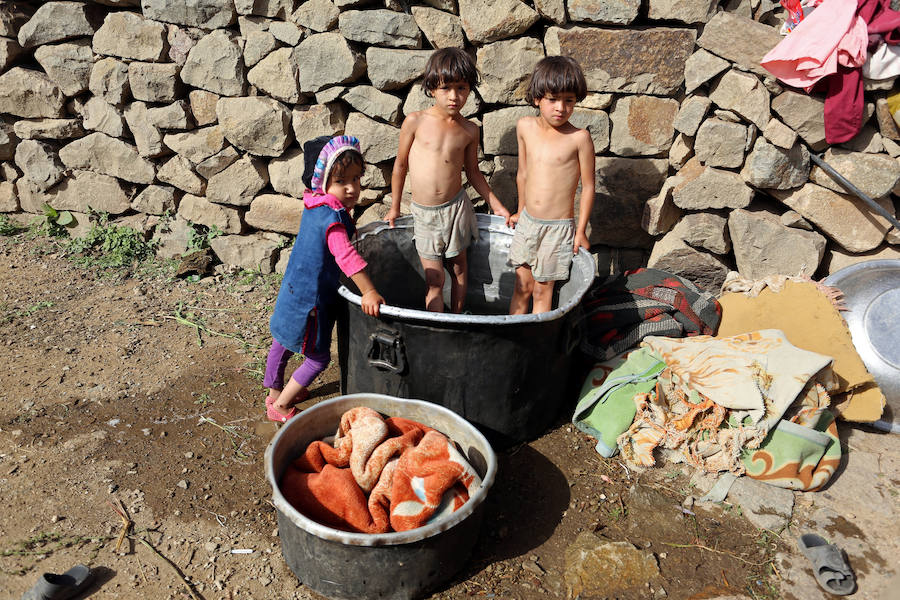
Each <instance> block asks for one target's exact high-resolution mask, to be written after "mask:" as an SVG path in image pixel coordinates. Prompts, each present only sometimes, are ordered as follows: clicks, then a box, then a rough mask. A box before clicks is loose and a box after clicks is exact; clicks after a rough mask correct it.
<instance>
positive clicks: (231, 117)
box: [216, 96, 294, 156]
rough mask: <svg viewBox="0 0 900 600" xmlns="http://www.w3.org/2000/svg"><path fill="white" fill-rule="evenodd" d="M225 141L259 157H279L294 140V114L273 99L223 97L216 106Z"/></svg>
mask: <svg viewBox="0 0 900 600" xmlns="http://www.w3.org/2000/svg"><path fill="white" fill-rule="evenodd" d="M216 115H217V116H218V118H219V127H221V128H222V132H223V133H224V134H225V138H226V139H227V140H228V141H229V142H231V143H232V144H234V145H235V146H237V147H238V148H240V149H241V150H244V151H246V152H249V153H251V154H256V155H258V156H279V155H280V154H281V153H282V152H283V151H284V149H285V148H287V147H288V144H290V143H291V142H292V141H293V139H294V136H293V132H292V131H291V111H290V110H289V109H288V107H287V106H285V105H284V104H282V103H281V102H279V101H277V100H274V99H272V98H265V97H261V96H257V97H248V98H221V99H220V100H219V103H218V104H217V105H216Z"/></svg>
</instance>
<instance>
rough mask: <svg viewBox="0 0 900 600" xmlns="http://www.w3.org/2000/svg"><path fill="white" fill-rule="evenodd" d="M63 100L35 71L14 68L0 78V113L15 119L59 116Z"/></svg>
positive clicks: (47, 79)
mask: <svg viewBox="0 0 900 600" xmlns="http://www.w3.org/2000/svg"><path fill="white" fill-rule="evenodd" d="M65 101H66V100H65V97H64V96H63V94H62V92H61V91H60V89H59V87H58V86H57V85H56V84H55V83H53V81H52V80H51V79H50V78H49V77H47V76H46V75H44V74H43V73H41V72H39V71H32V70H31V69H23V68H22V67H14V68H12V69H10V70H9V71H7V72H6V73H4V74H3V75H0V113H7V114H10V115H15V116H17V117H25V118H41V117H50V118H55V117H62V116H63V111H64V107H65Z"/></svg>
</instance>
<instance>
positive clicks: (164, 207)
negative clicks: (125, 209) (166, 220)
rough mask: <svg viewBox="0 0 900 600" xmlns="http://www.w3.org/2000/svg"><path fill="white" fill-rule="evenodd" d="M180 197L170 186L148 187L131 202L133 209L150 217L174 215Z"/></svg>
mask: <svg viewBox="0 0 900 600" xmlns="http://www.w3.org/2000/svg"><path fill="white" fill-rule="evenodd" d="M180 195H181V194H179V193H178V191H177V190H176V189H175V188H173V187H172V186H169V185H148V186H147V187H145V188H144V189H143V190H142V191H141V193H140V194H138V195H137V196H135V197H134V200H132V201H131V208H133V209H134V210H136V211H138V212H142V213H147V214H148V215H162V214H165V213H167V212H170V213H173V212H175V205H176V203H177V202H178V198H179V196H180Z"/></svg>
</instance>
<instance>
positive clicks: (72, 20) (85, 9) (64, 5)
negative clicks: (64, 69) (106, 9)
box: [18, 2, 97, 48]
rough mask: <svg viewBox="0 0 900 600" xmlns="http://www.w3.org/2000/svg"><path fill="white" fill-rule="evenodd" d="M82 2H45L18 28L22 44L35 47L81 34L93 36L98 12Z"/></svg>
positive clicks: (25, 46)
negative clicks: (94, 12)
mask: <svg viewBox="0 0 900 600" xmlns="http://www.w3.org/2000/svg"><path fill="white" fill-rule="evenodd" d="M92 13H93V11H92V10H91V8H90V7H89V6H88V5H87V4H84V3H82V2H47V3H45V4H42V5H41V6H40V7H39V8H38V9H37V10H36V11H34V15H32V17H31V18H30V19H29V20H28V22H27V23H25V24H24V25H22V28H21V29H19V35H18V38H19V44H20V45H21V46H22V47H23V48H34V47H35V46H41V45H43V44H51V43H53V42H61V41H63V40H69V39H72V38H78V37H90V36H92V35H94V32H95V31H97V26H96V24H95V23H96V21H97V19H96V14H92Z"/></svg>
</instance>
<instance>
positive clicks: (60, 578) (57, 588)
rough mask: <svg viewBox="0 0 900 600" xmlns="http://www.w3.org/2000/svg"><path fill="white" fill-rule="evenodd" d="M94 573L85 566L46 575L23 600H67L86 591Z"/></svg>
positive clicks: (26, 593) (42, 576)
mask: <svg viewBox="0 0 900 600" xmlns="http://www.w3.org/2000/svg"><path fill="white" fill-rule="evenodd" d="M92 576H93V573H92V572H91V570H90V569H89V568H88V567H86V566H84V565H75V566H74V567H72V568H71V569H69V570H68V571H66V572H65V573H63V574H61V575H57V574H56V573H44V574H43V575H41V578H40V579H38V581H37V583H35V584H34V585H33V586H32V587H31V589H30V590H28V591H27V592H25V594H24V595H23V596H22V600H67V599H68V598H72V597H74V596H75V595H76V594H78V593H80V592H82V591H84V589H85V588H86V587H87V585H88V583H90V581H91V577H92Z"/></svg>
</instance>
